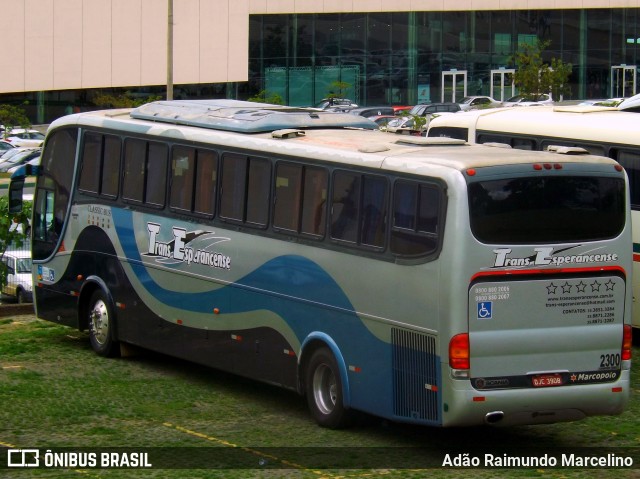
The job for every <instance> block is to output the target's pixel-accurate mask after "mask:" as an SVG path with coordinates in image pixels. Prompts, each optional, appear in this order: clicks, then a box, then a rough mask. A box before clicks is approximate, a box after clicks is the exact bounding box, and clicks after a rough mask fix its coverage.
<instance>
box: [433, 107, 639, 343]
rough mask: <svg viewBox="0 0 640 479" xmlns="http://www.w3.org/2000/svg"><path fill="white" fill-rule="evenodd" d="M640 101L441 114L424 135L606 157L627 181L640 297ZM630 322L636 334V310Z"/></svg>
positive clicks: (636, 287) (636, 295) (635, 289)
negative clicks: (639, 110)
mask: <svg viewBox="0 0 640 479" xmlns="http://www.w3.org/2000/svg"><path fill="white" fill-rule="evenodd" d="M637 101H638V98H636V97H633V98H629V99H627V100H626V101H625V102H624V103H622V104H621V105H620V108H623V107H624V106H626V105H629V109H625V110H619V109H618V108H611V107H597V106H595V107H594V106H582V105H568V106H555V107H554V106H536V107H533V108H521V107H520V108H497V109H487V110H476V111H470V112H464V113H457V114H455V115H448V116H444V115H443V116H440V117H438V118H435V119H434V120H433V121H432V123H430V124H429V130H428V133H427V136H429V137H441V138H442V137H447V138H457V139H464V140H465V141H468V142H469V143H480V144H487V143H500V144H505V145H509V146H511V147H512V148H515V149H522V150H547V149H549V148H551V149H553V148H557V147H562V148H582V149H585V150H587V151H588V152H589V153H591V154H594V155H603V156H608V157H610V158H613V159H614V160H616V161H617V162H618V163H620V165H622V166H623V167H624V169H625V170H626V172H627V176H628V177H629V190H630V197H631V218H632V224H633V234H632V236H633V260H634V266H633V269H634V274H633V277H634V282H633V297H634V298H640V139H639V137H638V131H640V115H639V114H638V113H636V112H634V111H633V107H634V106H635V104H636V102H637ZM632 324H633V327H634V328H635V329H636V334H638V333H639V332H640V308H634V310H633V313H632Z"/></svg>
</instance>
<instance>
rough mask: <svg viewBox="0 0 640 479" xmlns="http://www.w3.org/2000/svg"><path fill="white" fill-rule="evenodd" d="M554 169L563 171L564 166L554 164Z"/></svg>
mask: <svg viewBox="0 0 640 479" xmlns="http://www.w3.org/2000/svg"><path fill="white" fill-rule="evenodd" d="M553 169H554V170H561V169H562V165H561V164H560V163H554V164H553Z"/></svg>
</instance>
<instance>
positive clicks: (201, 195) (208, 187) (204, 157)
mask: <svg viewBox="0 0 640 479" xmlns="http://www.w3.org/2000/svg"><path fill="white" fill-rule="evenodd" d="M196 160H197V161H196V179H195V183H196V184H195V200H194V206H193V211H194V212H195V213H199V214H204V215H208V216H213V215H214V213H215V204H216V202H215V198H216V182H217V179H218V154H217V153H216V152H215V151H211V150H198V151H197V155H196Z"/></svg>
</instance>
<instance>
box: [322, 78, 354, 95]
mask: <svg viewBox="0 0 640 479" xmlns="http://www.w3.org/2000/svg"><path fill="white" fill-rule="evenodd" d="M329 88H330V90H329V94H328V95H327V98H344V97H345V95H346V94H347V90H348V89H349V88H351V83H348V82H346V81H334V82H331V84H330V85H329Z"/></svg>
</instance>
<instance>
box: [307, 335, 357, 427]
mask: <svg viewBox="0 0 640 479" xmlns="http://www.w3.org/2000/svg"><path fill="white" fill-rule="evenodd" d="M305 384H306V395H307V404H308V406H309V410H310V411H311V414H312V416H313V418H314V419H315V420H316V422H317V423H318V424H319V425H320V426H323V427H328V428H331V429H340V428H343V427H346V426H348V425H349V422H350V421H349V420H350V414H349V411H348V410H347V409H346V408H345V407H344V401H343V391H342V380H341V379H340V370H339V369H338V363H337V362H336V359H335V358H334V356H333V354H331V351H329V350H328V349H327V348H321V349H318V350H317V351H315V352H314V353H313V355H312V356H311V359H310V360H309V365H308V367H307V374H306V383H305Z"/></svg>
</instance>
